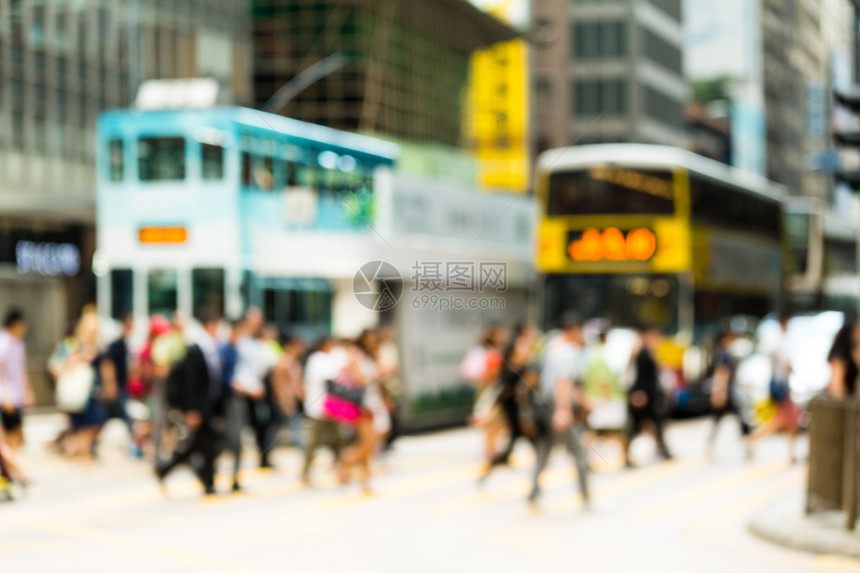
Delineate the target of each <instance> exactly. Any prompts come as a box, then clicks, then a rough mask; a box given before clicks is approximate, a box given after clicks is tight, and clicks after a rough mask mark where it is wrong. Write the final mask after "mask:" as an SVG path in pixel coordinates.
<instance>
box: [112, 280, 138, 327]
mask: <svg viewBox="0 0 860 573" xmlns="http://www.w3.org/2000/svg"><path fill="white" fill-rule="evenodd" d="M110 297H111V303H110V315H111V317H113V318H115V319H116V320H121V319H122V318H123V317H124V316H125V315H126V314H127V313H129V312H131V311H132V310H134V271H132V270H131V269H114V270H112V271H111V272H110Z"/></svg>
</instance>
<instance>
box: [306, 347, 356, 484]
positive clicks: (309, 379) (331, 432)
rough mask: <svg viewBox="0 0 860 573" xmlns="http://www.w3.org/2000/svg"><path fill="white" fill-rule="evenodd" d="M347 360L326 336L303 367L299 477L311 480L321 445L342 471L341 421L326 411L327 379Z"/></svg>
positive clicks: (335, 375)
mask: <svg viewBox="0 0 860 573" xmlns="http://www.w3.org/2000/svg"><path fill="white" fill-rule="evenodd" d="M345 366H346V363H345V362H344V360H343V359H341V357H340V356H338V353H336V352H335V341H334V340H333V339H332V338H331V337H328V336H324V337H322V338H321V339H320V340H319V341H317V343H316V345H315V347H314V351H313V352H312V353H311V355H310V356H308V361H307V364H305V370H304V383H305V387H304V410H305V416H306V418H307V427H308V432H307V438H306V440H305V460H304V466H303V468H302V475H301V479H302V482H303V483H304V484H306V485H309V484H310V471H311V466H312V464H313V460H314V455H315V453H316V451H317V450H318V449H319V448H320V446H325V447H327V448H329V449H330V450H331V451H332V454H334V465H335V470H336V471H337V472H338V473H339V474H341V473H342V472H341V471H340V468H339V465H340V463H341V451H342V450H343V448H344V437H343V432H342V431H341V427H340V425H339V424H338V423H337V422H336V421H335V420H333V419H331V418H330V417H329V416H328V415H327V414H326V412H325V397H326V383H327V382H328V381H333V380H335V379H336V378H337V376H338V374H339V372H340V371H341V369H342V368H344V367H345Z"/></svg>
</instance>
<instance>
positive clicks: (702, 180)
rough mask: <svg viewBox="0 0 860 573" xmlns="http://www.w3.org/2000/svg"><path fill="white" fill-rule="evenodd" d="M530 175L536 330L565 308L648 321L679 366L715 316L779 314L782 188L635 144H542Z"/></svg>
mask: <svg viewBox="0 0 860 573" xmlns="http://www.w3.org/2000/svg"><path fill="white" fill-rule="evenodd" d="M537 178H538V179H537V186H536V191H537V196H538V199H539V201H538V205H539V209H540V224H539V230H538V243H537V254H536V261H537V262H536V264H537V269H538V273H539V274H540V276H541V281H542V283H543V301H544V306H543V321H544V323H545V325H546V326H549V327H551V326H552V325H553V322H554V321H555V320H556V319H557V318H558V317H560V316H561V315H562V314H563V313H564V312H565V311H568V310H575V311H577V312H578V313H580V314H582V315H585V316H588V317H599V318H604V319H607V320H608V321H609V322H610V323H611V324H613V325H616V326H622V327H635V326H639V325H653V326H657V327H659V328H660V329H662V331H663V332H664V333H666V334H667V335H668V336H669V339H670V340H671V342H672V344H670V345H667V348H666V356H664V359H666V360H667V361H668V362H669V363H670V365H672V366H676V367H677V369H678V371H679V373H680V372H681V371H682V364H683V360H684V359H683V350H684V349H685V348H688V347H690V346H691V345H692V344H694V343H696V342H697V341H699V340H701V339H703V338H706V337H707V336H708V335H709V334H711V333H712V331H713V330H714V329H716V328H718V327H719V326H720V325H721V324H722V323H724V322H725V321H726V320H729V319H731V318H732V317H736V316H754V317H762V316H764V315H765V314H767V313H769V312H773V311H777V310H779V308H780V304H781V299H782V297H783V283H784V280H783V278H784V266H785V265H784V262H783V261H784V256H783V250H784V249H783V240H782V221H783V219H782V203H783V201H784V198H785V196H786V192H785V189H784V188H783V187H781V186H779V185H777V184H775V183H772V182H770V181H767V180H765V179H762V178H760V177H756V176H754V175H750V174H747V173H745V172H741V171H738V170H735V169H732V168H731V167H727V166H725V165H723V164H720V163H717V162H714V161H711V160H709V159H706V158H703V157H701V156H698V155H695V154H693V153H690V152H688V151H685V150H683V149H679V148H675V147H665V146H655V145H640V144H605V145H585V146H576V147H567V148H561V149H552V150H549V151H546V152H545V153H543V154H542V155H541V156H540V158H539V160H538V171H537ZM673 349H674V350H673Z"/></svg>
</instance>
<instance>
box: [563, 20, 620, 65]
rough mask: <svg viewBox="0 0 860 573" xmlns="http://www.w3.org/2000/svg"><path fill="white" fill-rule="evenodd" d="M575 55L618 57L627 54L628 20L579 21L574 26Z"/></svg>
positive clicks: (584, 58) (586, 57)
mask: <svg viewBox="0 0 860 573" xmlns="http://www.w3.org/2000/svg"><path fill="white" fill-rule="evenodd" d="M573 37H574V38H573V47H574V56H576V57H577V58H578V59H583V60H587V59H597V58H618V57H622V56H626V55H627V22H623V21H617V20H608V21H591V22H578V23H576V24H574V26H573Z"/></svg>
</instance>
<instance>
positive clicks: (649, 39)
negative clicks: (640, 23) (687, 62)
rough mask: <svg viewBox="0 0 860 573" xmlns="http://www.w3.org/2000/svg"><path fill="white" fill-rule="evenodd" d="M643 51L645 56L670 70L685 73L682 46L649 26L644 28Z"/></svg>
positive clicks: (679, 73)
mask: <svg viewBox="0 0 860 573" xmlns="http://www.w3.org/2000/svg"><path fill="white" fill-rule="evenodd" d="M641 38H642V52H643V53H644V54H645V57H646V58H648V59H649V60H651V61H652V62H654V63H655V64H657V65H659V66H662V67H664V68H666V69H668V70H669V71H671V72H673V73H675V74H678V75H681V74H682V73H683V69H682V66H683V54H682V52H681V48H680V47H678V46H675V45H673V44H671V43H670V42H668V41H667V40H664V39H663V38H661V37H660V36H658V35H657V34H655V33H654V32H652V31H651V30H648V29H647V28H643V29H642V36H641Z"/></svg>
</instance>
